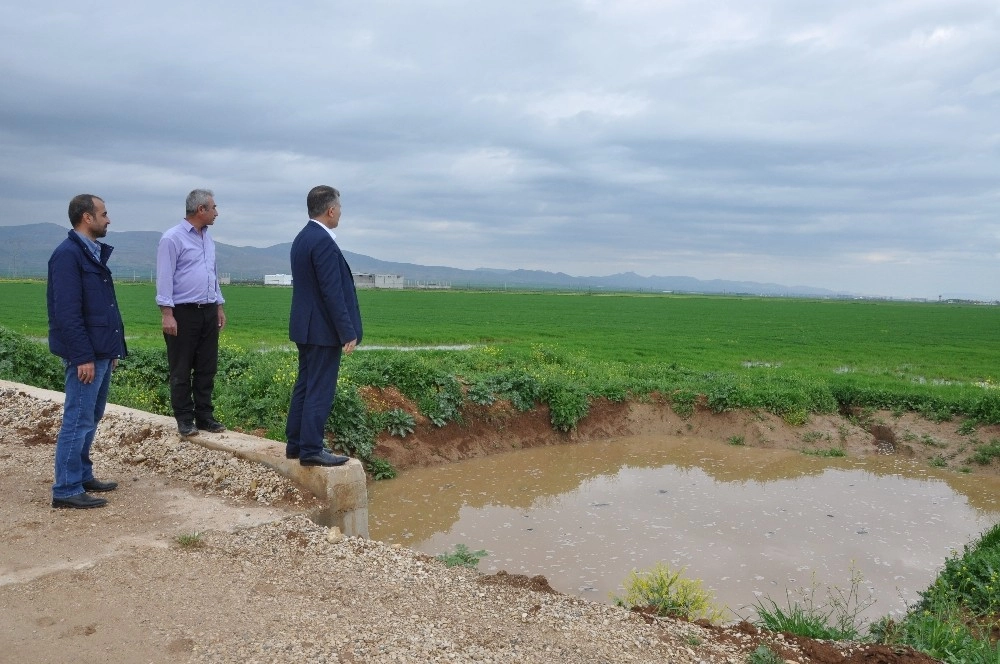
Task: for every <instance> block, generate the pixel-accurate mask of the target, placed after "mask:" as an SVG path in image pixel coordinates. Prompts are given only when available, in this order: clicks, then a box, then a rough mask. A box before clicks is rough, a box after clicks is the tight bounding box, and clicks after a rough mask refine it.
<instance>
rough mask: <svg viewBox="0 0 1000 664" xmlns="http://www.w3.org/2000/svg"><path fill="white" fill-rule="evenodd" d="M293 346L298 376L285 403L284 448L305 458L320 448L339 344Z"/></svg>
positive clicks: (334, 390) (334, 387) (332, 396)
mask: <svg viewBox="0 0 1000 664" xmlns="http://www.w3.org/2000/svg"><path fill="white" fill-rule="evenodd" d="M296 345H297V346H298V348H299V375H298V377H297V378H296V379H295V386H294V387H293V388H292V401H291V404H289V406H288V422H287V423H286V424H285V437H286V438H287V440H288V445H287V446H286V448H285V450H286V452H287V453H288V454H291V455H294V454H298V455H299V456H300V457H301V458H306V457H310V456H313V455H315V454H319V453H320V452H322V451H323V448H324V444H323V443H324V440H325V438H324V431H325V429H326V420H327V419H328V418H329V417H330V411H331V410H332V409H333V401H334V399H335V398H336V396H337V374H338V373H339V372H340V357H341V353H342V351H343V346H315V345H313V344H296Z"/></svg>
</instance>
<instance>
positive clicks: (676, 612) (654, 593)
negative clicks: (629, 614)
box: [612, 563, 725, 622]
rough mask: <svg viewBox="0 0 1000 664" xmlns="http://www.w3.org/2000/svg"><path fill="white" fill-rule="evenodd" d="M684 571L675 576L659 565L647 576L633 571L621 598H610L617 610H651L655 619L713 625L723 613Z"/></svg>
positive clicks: (626, 581) (698, 584) (647, 573)
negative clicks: (711, 623)
mask: <svg viewBox="0 0 1000 664" xmlns="http://www.w3.org/2000/svg"><path fill="white" fill-rule="evenodd" d="M683 572H684V570H683V569H681V570H679V571H677V572H674V571H671V570H670V568H669V567H668V566H667V565H665V564H663V563H657V565H656V566H655V567H654V568H653V569H652V570H650V571H648V572H636V571H635V570H633V571H632V572H631V573H630V574H629V575H628V577H627V578H626V579H625V583H624V584H623V585H624V589H625V594H624V596H621V597H617V596H616V597H613V598H612V599H613V600H614V602H615V604H616V605H617V606H621V607H625V608H628V609H632V608H640V609H645V608H652V609H653V610H655V611H656V615H658V616H664V617H665V616H671V617H675V618H684V619H685V620H699V619H702V618H704V619H706V620H708V621H710V622H717V621H719V620H721V619H722V617H723V615H724V614H725V611H724V609H722V608H719V607H717V606H716V605H715V603H714V600H713V599H712V596H711V594H710V593H709V592H708V591H706V590H704V589H703V588H702V586H701V581H699V580H692V579H686V578H684V577H683Z"/></svg>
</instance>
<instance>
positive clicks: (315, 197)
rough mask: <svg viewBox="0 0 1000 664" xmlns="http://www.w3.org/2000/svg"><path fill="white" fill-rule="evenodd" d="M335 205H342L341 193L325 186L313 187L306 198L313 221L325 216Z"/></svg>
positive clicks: (307, 207)
mask: <svg viewBox="0 0 1000 664" xmlns="http://www.w3.org/2000/svg"><path fill="white" fill-rule="evenodd" d="M334 205H340V192H339V191H337V190H336V189H334V188H333V187H328V186H326V185H325V184H321V185H320V186H318V187H313V188H312V189H310V190H309V195H308V196H306V209H307V210H309V216H310V217H311V218H313V219H315V218H316V217H321V216H323V213H324V212H326V211H327V210H328V209H329V208H331V207H333V206H334Z"/></svg>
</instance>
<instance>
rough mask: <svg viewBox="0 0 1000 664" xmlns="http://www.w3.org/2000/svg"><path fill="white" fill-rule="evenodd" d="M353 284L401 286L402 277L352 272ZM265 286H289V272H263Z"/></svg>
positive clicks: (290, 281) (290, 280)
mask: <svg viewBox="0 0 1000 664" xmlns="http://www.w3.org/2000/svg"><path fill="white" fill-rule="evenodd" d="M352 276H353V277H354V285H355V286H356V287H357V288H402V287H403V285H404V279H403V276H402V275H399V274H369V273H354V274H353V275H352ZM264 285H265V286H291V285H292V275H290V274H265V275H264Z"/></svg>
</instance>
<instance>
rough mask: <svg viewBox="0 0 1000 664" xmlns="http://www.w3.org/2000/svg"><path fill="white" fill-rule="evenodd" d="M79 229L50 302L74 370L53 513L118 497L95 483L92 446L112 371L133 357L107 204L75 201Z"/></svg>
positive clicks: (53, 274)
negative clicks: (107, 495)
mask: <svg viewBox="0 0 1000 664" xmlns="http://www.w3.org/2000/svg"><path fill="white" fill-rule="evenodd" d="M69 220H70V223H71V224H72V225H73V230H71V231H69V236H68V237H67V238H66V239H65V240H63V241H62V243H61V244H60V245H59V246H58V247H56V249H55V251H53V252H52V257H51V258H49V280H48V287H47V291H46V300H47V306H48V313H49V350H51V351H52V352H53V353H54V354H56V355H58V356H59V357H60V358H62V362H63V367H64V368H65V370H66V401H65V403H64V404H63V421H62V427H61V428H60V430H59V436H58V438H57V439H56V460H55V483H54V484H53V485H52V507H70V508H77V509H87V508H91V507H102V506H104V505H105V504H107V502H108V501H107V500H105V499H104V498H98V497H96V496H91V495H90V494H89V493H87V492H88V491H98V492H99V491H113V490H114V489H116V488H117V487H118V483H117V482H102V481H101V480H99V479H97V478H95V477H94V468H93V464H92V463H91V461H90V447H91V445H92V444H93V442H94V434H96V433H97V424H98V422H100V420H101V417H102V416H103V415H104V407H105V405H106V404H107V401H108V388H109V386H110V384H111V372H112V371H113V370H114V369H115V367H116V366H118V360H119V359H121V358H123V357H125V354H126V352H127V351H126V347H125V326H124V324H123V322H122V316H121V312H120V311H119V309H118V299H117V297H115V286H114V283H113V282H112V280H111V270H109V269H108V257H109V256H111V252H112V251H113V247H111V246H109V245H106V244H104V243H102V242H98V239H99V238H102V237H104V236H105V235H107V234H108V225H109V224H110V223H111V220H110V219H109V218H108V211H107V208H106V207H105V205H104V201H103V200H101V199H100V198H98V197H97V196H93V195H91V194H80V195H79V196H76V197H74V198H73V200H71V201H70V203H69Z"/></svg>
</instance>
